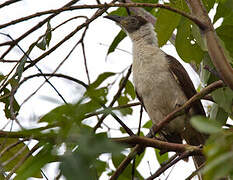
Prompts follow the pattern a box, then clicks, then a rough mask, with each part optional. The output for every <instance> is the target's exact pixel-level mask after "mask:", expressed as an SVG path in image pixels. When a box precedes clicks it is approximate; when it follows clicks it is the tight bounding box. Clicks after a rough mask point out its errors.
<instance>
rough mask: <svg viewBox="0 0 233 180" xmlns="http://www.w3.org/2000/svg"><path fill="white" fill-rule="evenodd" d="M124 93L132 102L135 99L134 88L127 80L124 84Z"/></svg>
mask: <svg viewBox="0 0 233 180" xmlns="http://www.w3.org/2000/svg"><path fill="white" fill-rule="evenodd" d="M124 93H125V95H126V94H128V95H130V97H131V98H132V100H134V99H135V97H136V93H135V90H134V86H133V84H132V82H131V81H129V80H127V82H126V85H125V91H124Z"/></svg>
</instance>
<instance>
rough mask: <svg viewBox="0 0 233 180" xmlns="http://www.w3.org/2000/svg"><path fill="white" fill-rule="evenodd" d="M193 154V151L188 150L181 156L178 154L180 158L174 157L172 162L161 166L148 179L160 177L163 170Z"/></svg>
mask: <svg viewBox="0 0 233 180" xmlns="http://www.w3.org/2000/svg"><path fill="white" fill-rule="evenodd" d="M191 155H192V152H191V151H186V152H183V153H182V154H181V155H180V156H178V158H176V159H174V160H173V161H171V162H170V163H168V164H166V165H165V166H162V167H161V168H159V169H158V170H157V171H156V172H155V173H154V174H152V175H151V176H150V177H148V178H147V179H146V180H153V179H155V178H156V177H159V176H160V175H161V174H162V173H163V172H165V171H166V170H167V169H168V168H170V167H171V166H173V165H174V164H176V163H177V162H178V161H180V160H182V159H185V158H187V157H189V156H191Z"/></svg>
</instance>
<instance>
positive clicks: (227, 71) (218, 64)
mask: <svg viewBox="0 0 233 180" xmlns="http://www.w3.org/2000/svg"><path fill="white" fill-rule="evenodd" d="M187 4H188V5H189V7H190V9H191V10H192V14H193V15H194V16H196V17H198V18H199V19H200V20H201V21H202V22H203V23H204V24H205V27H204V28H200V29H201V30H203V35H204V37H205V38H206V43H207V48H208V52H209V55H210V57H211V60H212V62H213V64H214V66H215V68H216V70H217V71H218V74H219V75H220V76H221V78H222V79H223V81H224V82H225V83H226V84H227V85H228V86H229V87H230V88H231V89H232V90H233V78H232V77H233V68H232V67H231V65H230V64H229V63H228V61H227V58H226V56H225V54H224V50H223V48H222V46H221V45H220V42H219V39H218V37H217V35H216V32H215V30H214V27H213V24H212V23H211V20H210V18H209V16H208V13H207V12H206V9H205V7H204V5H203V4H202V2H201V0H195V1H193V0H187Z"/></svg>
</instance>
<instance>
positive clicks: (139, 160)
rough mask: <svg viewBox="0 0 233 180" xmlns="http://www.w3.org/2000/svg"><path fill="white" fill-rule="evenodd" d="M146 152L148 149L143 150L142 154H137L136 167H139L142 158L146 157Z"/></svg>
mask: <svg viewBox="0 0 233 180" xmlns="http://www.w3.org/2000/svg"><path fill="white" fill-rule="evenodd" d="M145 152H146V151H143V153H141V154H140V155H137V156H136V160H135V166H136V167H138V166H139V164H140V163H141V161H142V159H143V157H144V155H145Z"/></svg>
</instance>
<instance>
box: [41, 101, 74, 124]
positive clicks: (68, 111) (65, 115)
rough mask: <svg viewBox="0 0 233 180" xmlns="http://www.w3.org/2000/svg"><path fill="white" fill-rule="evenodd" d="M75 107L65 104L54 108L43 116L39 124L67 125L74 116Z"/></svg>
mask: <svg viewBox="0 0 233 180" xmlns="http://www.w3.org/2000/svg"><path fill="white" fill-rule="evenodd" d="M75 108H76V107H75V106H74V105H72V104H65V105H62V106H59V107H56V108H55V109H53V110H52V111H50V112H49V113H47V114H46V115H44V116H43V117H42V118H41V119H40V121H39V122H47V123H49V124H51V123H54V122H65V123H68V122H70V120H71V117H73V116H74V113H75Z"/></svg>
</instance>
